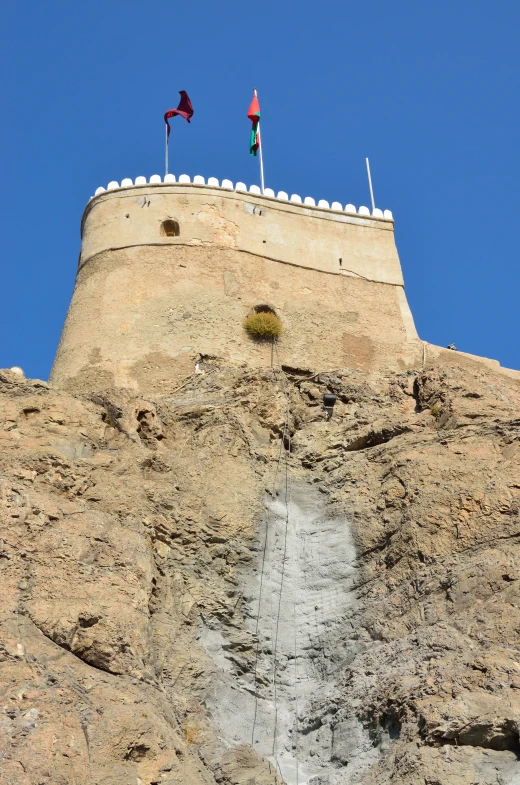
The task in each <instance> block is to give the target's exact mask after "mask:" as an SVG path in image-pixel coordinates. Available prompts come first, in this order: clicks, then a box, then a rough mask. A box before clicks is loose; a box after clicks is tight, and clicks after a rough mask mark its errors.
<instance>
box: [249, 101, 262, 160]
mask: <svg viewBox="0 0 520 785" xmlns="http://www.w3.org/2000/svg"><path fill="white" fill-rule="evenodd" d="M247 116H248V117H249V119H250V120H251V123H252V126H251V137H250V139H249V153H250V155H256V153H257V150H258V148H259V147H260V104H259V103H258V98H257V95H256V90H255V94H254V96H253V100H252V101H251V106H250V107H249V111H248V113H247Z"/></svg>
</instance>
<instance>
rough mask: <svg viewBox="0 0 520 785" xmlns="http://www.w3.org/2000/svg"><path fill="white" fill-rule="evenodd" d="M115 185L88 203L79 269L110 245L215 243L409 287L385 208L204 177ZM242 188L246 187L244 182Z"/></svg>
mask: <svg viewBox="0 0 520 785" xmlns="http://www.w3.org/2000/svg"><path fill="white" fill-rule="evenodd" d="M181 177H182V175H181ZM185 177H187V176H186V175H185ZM138 179H139V178H138ZM143 179H144V178H143ZM200 179H202V178H200ZM123 182H125V181H123ZM130 182H131V181H130ZM224 182H228V181H224ZM110 185H112V188H111V189H110V190H107V191H104V190H103V191H101V190H100V189H98V195H97V196H95V197H94V198H93V199H92V200H91V201H90V202H89V203H88V205H87V207H86V209H85V213H84V216H83V221H82V238H83V242H82V249H81V257H80V267H81V266H82V265H83V264H85V263H86V262H88V260H89V259H91V258H92V257H93V256H95V255H96V254H98V253H100V252H101V251H106V250H108V249H110V248H130V247H132V246H134V245H176V244H177V245H186V244H187V245H202V246H207V245H211V246H214V247H225V248H234V249H236V250H240V251H245V252H247V253H252V254H256V255H257V256H263V257H268V258H270V259H273V260H274V261H278V262H284V263H286V264H293V265H296V266H298V267H309V268H312V269H314V270H321V271H322V272H326V273H335V274H340V273H342V274H345V275H358V276H361V277H363V278H368V279H370V280H373V281H379V282H381V283H388V284H394V285H397V286H403V285H404V282H403V278H402V274H401V266H400V263H399V257H398V255H397V250H396V247H395V242H394V236H393V226H394V225H393V220H392V219H390V218H385V217H384V216H383V213H382V211H381V210H379V211H378V212H379V213H381V216H370V215H365V214H364V213H361V214H360V215H356V214H349V213H345V212H343V211H341V212H340V211H339V210H337V209H330V208H328V207H324V206H322V207H319V206H315V205H311V204H310V201H311V199H310V198H309V197H306V201H307V203H306V204H305V203H303V204H302V203H298V202H297V201H295V200H296V199H299V198H300V197H299V196H297V195H295V194H293V196H292V201H290V200H284V199H281V198H279V197H278V198H274V196H273V197H270V196H262V195H261V194H259V193H256V191H255V192H249V193H247V192H244V191H240V190H238V191H237V190H231V189H230V188H227V187H224V188H219V187H215V186H208V185H202V184H198V183H194V184H187V183H185V182H179V183H176V184H173V183H170V182H168V183H162V184H160V183H156V182H154V183H150V184H145V185H137V186H135V185H134V186H123V187H117V188H115V187H114V186H115V185H117V184H116V183H111V184H110ZM237 186H238V187H240V186H243V187H244V189H245V185H243V183H237ZM258 190H259V189H258ZM312 201H314V200H312ZM322 202H323V200H322ZM347 207H348V208H349V209H352V210H353V211H354V210H355V208H354V206H353V205H347ZM360 209H363V208H360ZM365 210H367V212H368V208H365ZM387 213H388V211H387ZM168 219H170V220H175V221H176V222H177V223H178V226H179V235H178V236H176V237H167V236H164V233H163V232H162V231H161V230H162V224H163V223H164V221H165V220H168Z"/></svg>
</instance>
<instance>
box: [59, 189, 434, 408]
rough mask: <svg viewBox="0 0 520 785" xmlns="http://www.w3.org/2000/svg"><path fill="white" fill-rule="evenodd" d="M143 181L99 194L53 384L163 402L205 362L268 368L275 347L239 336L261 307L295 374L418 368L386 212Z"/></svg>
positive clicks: (417, 345)
mask: <svg viewBox="0 0 520 785" xmlns="http://www.w3.org/2000/svg"><path fill="white" fill-rule="evenodd" d="M140 179H141V178H138V180H137V181H136V184H133V183H132V182H131V181H123V183H122V184H121V187H120V186H119V184H118V183H111V184H109V188H108V189H107V190H104V189H102V190H99V189H98V190H99V192H98V193H96V195H95V196H94V197H93V198H91V200H90V201H89V203H88V205H87V207H86V209H85V212H84V215H83V220H82V246H81V254H80V260H79V266H78V273H77V278H76V286H75V289H74V294H73V298H72V302H71V305H70V308H69V313H68V315H67V319H66V323H65V327H64V330H63V334H62V337H61V341H60V345H59V347H58V351H57V354H56V359H55V363H54V367H53V369H52V373H51V382H53V383H54V384H56V385H59V386H63V387H66V388H68V389H76V390H77V389H79V390H81V389H87V390H94V389H102V388H104V387H109V386H119V387H132V388H137V389H140V390H142V391H143V392H153V391H161V392H163V393H164V391H165V390H167V389H168V388H169V387H172V386H175V385H176V384H178V383H179V382H180V381H182V379H183V378H184V377H185V376H186V375H187V374H191V373H192V372H193V369H194V367H195V364H196V363H197V362H199V361H200V358H201V357H206V356H212V357H217V358H220V360H222V362H224V363H229V364H243V363H247V364H248V365H251V366H257V367H258V366H268V365H269V364H270V361H271V348H270V346H268V345H266V344H261V343H257V342H255V341H253V340H252V339H251V338H250V337H249V336H248V335H247V334H246V332H245V330H244V329H243V326H242V325H243V320H244V317H245V316H246V315H247V314H248V313H250V312H251V311H252V309H254V308H255V306H258V305H268V306H269V307H271V308H272V309H273V310H274V311H275V312H276V313H277V314H278V316H279V317H280V319H281V320H282V324H283V334H282V337H281V339H280V341H279V353H280V357H281V360H282V362H283V363H284V364H286V365H288V366H291V367H298V368H305V369H315V370H324V369H329V370H330V369H334V368H340V367H345V366H347V367H353V368H358V369H360V370H372V369H374V370H376V369H381V368H392V369H396V370H398V369H404V368H406V367H409V366H410V365H413V364H415V363H417V362H418V361H419V359H420V357H421V353H422V344H421V342H420V341H419V339H418V336H417V333H416V331H415V327H414V324H413V318H412V315H411V312H410V309H409V307H408V303H407V301H406V297H405V294H404V288H403V279H402V274H401V266H400V263H399V257H398V254H397V249H396V247H395V242H394V232H393V226H394V225H393V220H392V219H391V218H390V216H389V215H387V216H386V217H385V215H384V214H381V215H373V216H371V215H366V214H364V213H363V212H360V211H361V208H360V211H357V212H352V213H348V212H345V211H344V210H341V211H340V210H339V209H337V207H334V206H333V207H332V208H330V207H326V206H325V205H324V204H321V205H315V204H310V201H311V200H310V199H309V198H308V197H307V199H306V200H305V201H306V202H307V203H304V202H302V200H300V201H299V202H298V201H297V200H298V199H299V197H296V195H293V196H292V197H291V199H292V201H291V199H283V198H278V197H280V194H279V195H278V197H274V194H273V196H270V195H269V194H267V195H262V194H260V193H256V192H255V191H251V190H250V191H249V192H247V191H245V186H244V190H241V186H242V185H243V184H240V183H238V184H237V186H236V188H235V189H233V188H231V187H227V185H226V181H224V183H223V185H224V187H221V186H217V185H215V184H213V183H211V182H208V183H207V184H206V183H200V182H195V183H189V182H183V181H182V178H179V182H166V183H161V182H160V178H158V180H159V182H150V183H146V182H145V183H142V182H139V180H140ZM142 179H144V178H142ZM151 179H153V178H151ZM200 179H202V178H200ZM230 185H231V184H230ZM338 207H341V205H339V206H338ZM347 208H348V209H352V210H353V211H354V210H355V208H353V206H351V205H347ZM367 212H368V210H367Z"/></svg>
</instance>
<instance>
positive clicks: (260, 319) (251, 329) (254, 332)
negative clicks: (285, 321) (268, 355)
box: [244, 311, 282, 340]
mask: <svg viewBox="0 0 520 785" xmlns="http://www.w3.org/2000/svg"><path fill="white" fill-rule="evenodd" d="M244 329H245V330H246V332H247V333H248V334H249V335H250V336H251V337H252V338H257V339H259V340H270V339H271V338H278V337H279V336H280V335H281V332H282V323H281V321H280V319H279V318H278V316H277V315H276V314H275V313H273V312H272V311H261V312H260V313H252V314H250V315H249V316H246V318H245V319H244Z"/></svg>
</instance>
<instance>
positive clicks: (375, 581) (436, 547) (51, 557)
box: [0, 355, 520, 785]
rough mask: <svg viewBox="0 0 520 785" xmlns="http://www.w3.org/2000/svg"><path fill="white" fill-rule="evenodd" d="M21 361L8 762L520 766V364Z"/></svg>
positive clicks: (303, 770) (3, 543)
mask: <svg viewBox="0 0 520 785" xmlns="http://www.w3.org/2000/svg"><path fill="white" fill-rule="evenodd" d="M0 382H1V384H0V387H1V396H2V397H1V423H0V438H1V454H0V461H1V467H0V470H1V486H0V487H1V501H2V522H1V532H0V537H1V540H0V575H1V584H0V585H1V587H2V592H1V617H0V622H1V648H0V660H1V663H0V673H1V715H0V782H2V783H17V785H44V784H45V785H51V783H52V785H69V783H75V784H76V785H97V784H98V783H104V785H129V784H130V783H131V784H132V785H134V784H135V785H152V784H153V783H166V785H174V784H176V785H177V784H178V785H180V783H190V785H191V784H193V785H202V783H208V784H209V783H223V784H224V785H246V784H247V785H251V784H252V783H257V785H274V783H276V782H282V775H283V777H284V779H285V780H286V781H287V782H288V783H302V784H303V783H304V782H310V783H315V785H318V784H319V785H325V784H326V783H330V785H343V783H363V785H375V784H376V783H378V785H420V784H421V783H424V785H476V784H477V783H478V785H492V784H493V785H495V784H498V783H503V784H504V785H506V784H509V783H520V774H519V773H518V772H519V769H520V742H519V728H520V608H519V595H520V548H519V546H520V469H519V466H520V416H519V403H520V379H519V378H515V377H514V375H509V376H508V375H506V374H502V373H501V372H499V371H494V370H493V369H491V368H489V367H488V366H486V365H484V364H479V363H477V362H474V363H472V362H470V361H469V360H468V361H465V362H463V361H462V359H460V360H459V359H458V357H457V356H456V355H454V357H453V360H451V359H450V360H449V361H447V360H443V361H442V362H441V361H439V362H438V363H437V364H436V365H435V366H433V367H428V368H425V369H420V370H416V371H413V372H412V371H409V372H406V373H403V374H402V375H396V374H388V375H384V374H363V373H361V372H356V371H351V370H347V369H343V370H340V371H334V372H329V373H327V372H318V373H314V374H313V373H311V372H306V371H297V370H295V369H292V370H291V369H286V373H284V374H283V375H282V374H281V373H280V372H279V371H278V372H275V371H273V370H266V371H265V372H261V371H258V370H255V371H250V370H248V369H245V368H229V367H227V368H226V367H222V366H220V365H219V363H218V361H216V360H215V361H211V362H210V361H208V360H206V361H201V363H200V364H199V366H198V368H197V373H196V374H194V376H193V377H190V378H188V379H187V380H186V381H185V383H184V384H183V385H182V388H179V389H172V390H168V389H165V390H164V394H163V396H162V397H160V398H159V397H156V398H154V399H153V400H151V399H146V400H145V399H143V398H140V397H138V396H136V395H135V394H134V393H132V392H130V391H128V390H117V389H108V390H101V391H98V392H96V393H89V394H87V393H86V394H84V395H71V394H68V393H65V392H62V391H59V390H57V389H53V388H51V387H49V386H48V385H46V384H45V383H44V382H39V381H28V380H24V379H21V378H20V377H19V376H17V375H15V374H12V373H10V372H8V371H3V372H1V374H0ZM324 392H333V393H335V394H336V395H337V396H338V403H337V405H336V407H335V410H334V414H333V417H332V419H331V420H328V419H327V418H326V416H325V414H324V412H323V409H322V405H321V404H322V396H323V393H324ZM287 412H288V416H287ZM289 447H290V453H289V451H288V449H286V448H289ZM286 489H287V490H288V491H289V496H288V498H286V496H285V491H286ZM273 751H274V755H273V754H272V753H273Z"/></svg>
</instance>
